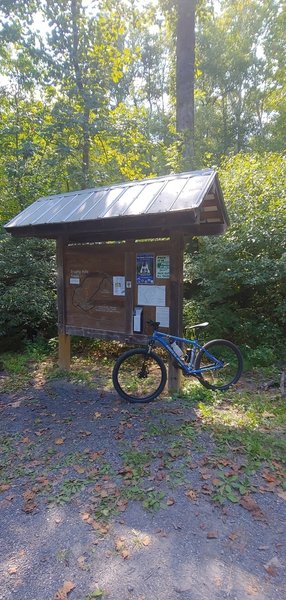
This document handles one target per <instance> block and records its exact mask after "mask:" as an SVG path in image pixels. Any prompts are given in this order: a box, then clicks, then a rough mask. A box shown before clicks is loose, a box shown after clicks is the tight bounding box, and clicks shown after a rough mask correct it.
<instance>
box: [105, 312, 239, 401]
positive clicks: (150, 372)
mask: <svg viewBox="0 0 286 600" xmlns="http://www.w3.org/2000/svg"><path fill="white" fill-rule="evenodd" d="M148 324H149V325H151V327H152V328H153V334H152V336H151V337H150V338H149V341H148V345H147V346H146V347H144V348H132V350H127V351H126V352H124V353H123V354H121V355H120V356H119V357H118V359H117V361H116V363H115V365H114V368H113V372H112V381H113V385H114V388H115V390H116V391H117V392H118V394H119V396H121V398H123V399H124V400H128V401H129V402H134V403H140V402H151V401H152V400H154V399H155V398H157V396H159V395H160V394H161V393H162V391H163V390H164V387H165V385H166V381H167V371H166V367H165V364H164V361H163V359H162V358H161V356H159V355H158V354H157V352H154V347H155V345H156V344H159V345H160V346H161V347H163V348H164V349H165V350H166V351H167V353H168V354H169V356H170V357H171V358H172V360H173V364H175V366H176V367H177V368H180V369H181V370H182V371H183V374H184V375H185V376H186V377H190V376H193V377H195V378H196V379H197V380H198V381H199V382H200V383H201V384H202V385H203V386H205V387H206V388H209V389H211V390H220V391H225V390H227V389H228V388H229V387H230V386H231V385H234V384H235V383H237V381H238V380H239V378H240V377H241V374H242V369H243V359H242V355H241V352H240V350H239V348H238V347H237V346H236V345H235V344H233V342H230V341H228V340H223V339H217V340H211V341H209V342H207V343H206V344H204V345H203V346H202V345H201V344H200V343H199V341H198V336H197V330H198V329H201V328H204V327H206V326H207V325H208V323H199V324H197V325H192V326H191V327H190V329H193V330H194V332H195V337H194V339H188V338H182V337H178V336H175V335H170V334H168V333H163V332H161V331H158V329H159V326H160V323H158V322H156V321H148ZM185 346H186V347H185Z"/></svg>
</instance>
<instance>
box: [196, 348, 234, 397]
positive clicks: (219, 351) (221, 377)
mask: <svg viewBox="0 0 286 600" xmlns="http://www.w3.org/2000/svg"><path fill="white" fill-rule="evenodd" d="M207 353H209V355H208V354H207ZM214 358H216V359H217V360H219V361H221V362H222V363H223V365H222V367H220V368H218V369H214V370H211V367H212V366H213V365H214V364H215V361H214ZM195 369H206V371H203V373H200V374H199V375H198V376H197V377H198V379H199V382H200V383H201V384H202V385H204V386H205V387H207V388H209V389H212V390H220V391H224V390H227V389H228V388H229V387H230V386H231V385H234V384H235V383H236V382H237V381H238V380H239V378H240V377H241V373H242V369H243V360H242V355H241V352H240V350H239V348H238V347H237V346H235V344H233V343H232V342H229V341H228V340H211V341H210V342H207V344H205V345H204V346H203V347H202V349H201V350H200V352H199V353H198V356H197V359H196V363H195ZM207 369H210V370H207Z"/></svg>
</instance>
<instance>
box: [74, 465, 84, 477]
mask: <svg viewBox="0 0 286 600" xmlns="http://www.w3.org/2000/svg"><path fill="white" fill-rule="evenodd" d="M74 470H75V471H76V472H77V473H78V474H79V475H82V474H83V473H85V468H84V467H81V466H80V465H75V466H74Z"/></svg>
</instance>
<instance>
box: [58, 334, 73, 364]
mask: <svg viewBox="0 0 286 600" xmlns="http://www.w3.org/2000/svg"><path fill="white" fill-rule="evenodd" d="M70 362H71V338H70V335H66V334H65V333H60V334H59V367H60V369H65V370H69V368H70Z"/></svg>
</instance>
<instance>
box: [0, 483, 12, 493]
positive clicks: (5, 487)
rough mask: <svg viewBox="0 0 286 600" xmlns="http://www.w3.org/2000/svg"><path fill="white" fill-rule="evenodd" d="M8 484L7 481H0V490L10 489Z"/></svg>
mask: <svg viewBox="0 0 286 600" xmlns="http://www.w3.org/2000/svg"><path fill="white" fill-rule="evenodd" d="M10 487H11V486H10V484H9V483H1V485H0V492H7V490H9V489H10Z"/></svg>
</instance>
